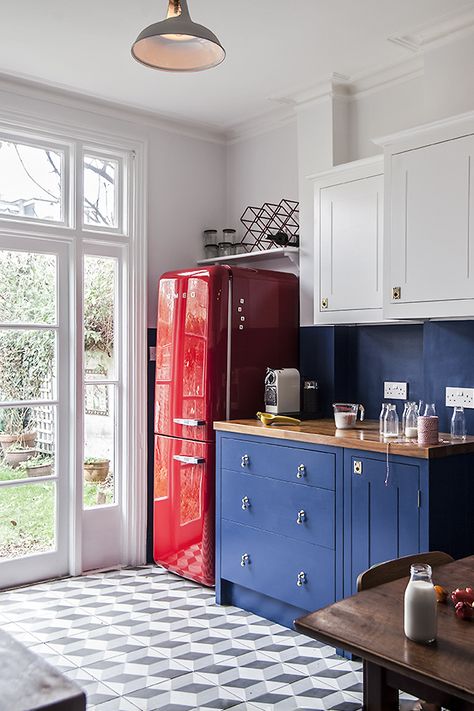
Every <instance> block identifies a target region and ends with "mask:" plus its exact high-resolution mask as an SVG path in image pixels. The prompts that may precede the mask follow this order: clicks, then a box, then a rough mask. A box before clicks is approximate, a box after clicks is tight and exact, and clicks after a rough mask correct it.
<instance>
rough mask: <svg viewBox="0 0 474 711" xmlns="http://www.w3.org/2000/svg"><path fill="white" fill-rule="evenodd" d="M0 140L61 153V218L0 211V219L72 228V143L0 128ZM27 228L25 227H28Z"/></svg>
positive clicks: (25, 223) (29, 225) (26, 223)
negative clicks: (55, 218)
mask: <svg viewBox="0 0 474 711" xmlns="http://www.w3.org/2000/svg"><path fill="white" fill-rule="evenodd" d="M0 142H5V143H15V144H19V145H23V146H28V147H30V148H40V149H43V150H48V149H49V150H52V151H56V152H59V153H61V154H62V160H61V203H60V205H61V219H60V220H45V219H42V218H37V217H28V216H27V215H7V214H4V213H2V212H0V220H1V221H2V222H3V221H4V220H5V221H7V222H12V223H20V224H23V225H28V228H30V227H31V226H32V225H40V226H47V227H53V228H57V227H66V228H74V225H73V224H72V222H71V219H72V216H73V212H74V211H73V210H72V200H73V193H74V186H73V182H72V180H73V159H71V158H73V153H74V151H73V145H72V143H71V142H70V141H64V142H63V141H61V140H54V139H53V140H48V138H47V137H45V136H42V135H41V134H36V133H34V134H33V133H32V134H31V135H26V134H25V133H24V132H21V131H20V132H18V133H17V132H12V131H4V130H1V129H0ZM28 228H27V229H28Z"/></svg>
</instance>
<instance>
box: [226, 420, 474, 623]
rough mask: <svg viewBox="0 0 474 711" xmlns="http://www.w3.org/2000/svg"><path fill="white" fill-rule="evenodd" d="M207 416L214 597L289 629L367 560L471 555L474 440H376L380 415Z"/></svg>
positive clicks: (340, 593) (332, 596) (344, 589)
mask: <svg viewBox="0 0 474 711" xmlns="http://www.w3.org/2000/svg"><path fill="white" fill-rule="evenodd" d="M357 424H358V427H357V429H351V430H336V428H335V426H334V422H333V420H308V421H305V422H302V423H301V424H300V425H290V426H289V425H270V426H264V425H263V424H261V423H260V422H259V421H258V420H256V419H255V420H234V421H230V422H216V423H215V429H216V514H217V516H216V599H217V602H218V603H221V604H233V605H236V606H237V607H241V608H243V609H246V610H249V611H252V612H255V613H257V614H260V615H262V616H264V617H267V618H268V619H272V620H275V621H276V622H279V623H280V624H283V625H287V626H289V627H291V626H292V624H293V620H294V619H296V618H297V617H299V616H301V614H302V613H301V611H312V610H316V609H318V608H320V607H324V606H326V605H329V604H330V603H332V602H334V601H335V600H339V599H340V598H342V597H346V596H347V595H352V594H353V593H355V592H356V581H357V576H358V575H359V573H361V572H362V571H363V570H366V569H367V568H369V567H370V566H371V565H374V564H375V563H380V562H382V561H384V560H390V559H392V558H398V557H401V556H404V555H410V554H413V553H422V552H424V551H429V550H443V551H445V552H446V553H450V554H451V555H452V556H453V557H455V558H461V557H465V556H467V555H472V554H473V553H474V549H473V546H474V437H469V438H468V439H466V440H465V441H460V442H459V443H453V442H451V441H450V437H449V436H448V435H444V434H441V435H440V443H439V444H437V445H435V446H432V447H424V446H423V447H421V446H418V444H417V442H416V441H406V440H404V439H403V438H401V437H400V438H399V439H390V440H388V441H384V440H383V438H382V437H380V435H379V432H378V422H370V421H369V422H364V423H357Z"/></svg>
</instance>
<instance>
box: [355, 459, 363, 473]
mask: <svg viewBox="0 0 474 711" xmlns="http://www.w3.org/2000/svg"><path fill="white" fill-rule="evenodd" d="M354 474H362V462H360V461H359V460H356V461H355V462H354Z"/></svg>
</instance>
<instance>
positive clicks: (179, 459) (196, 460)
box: [173, 454, 206, 464]
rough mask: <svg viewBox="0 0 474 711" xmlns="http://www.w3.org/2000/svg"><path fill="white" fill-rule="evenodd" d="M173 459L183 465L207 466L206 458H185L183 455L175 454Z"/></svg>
mask: <svg viewBox="0 0 474 711" xmlns="http://www.w3.org/2000/svg"><path fill="white" fill-rule="evenodd" d="M173 459H174V460H175V461H177V462H182V463H183V464H205V463H206V460H205V459H204V457H185V456H184V455H183V454H173Z"/></svg>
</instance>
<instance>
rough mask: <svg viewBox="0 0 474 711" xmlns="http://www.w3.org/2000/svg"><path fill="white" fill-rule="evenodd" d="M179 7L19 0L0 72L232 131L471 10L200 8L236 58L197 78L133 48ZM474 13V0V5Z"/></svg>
mask: <svg viewBox="0 0 474 711" xmlns="http://www.w3.org/2000/svg"><path fill="white" fill-rule="evenodd" d="M167 5H168V3H167V0H80V1H79V2H74V3H73V2H65V1H64V0H44V1H43V2H38V0H18V1H17V2H8V10H7V11H5V10H4V11H3V12H2V19H1V23H0V73H3V74H8V75H14V76H21V77H24V78H29V79H34V80H38V81H41V82H43V83H44V82H46V83H48V84H52V85H55V86H59V87H64V88H68V89H73V90H74V91H76V92H77V91H78V92H82V93H84V94H88V95H90V96H94V97H100V98H103V99H107V100H110V101H114V102H120V103H122V104H127V105H129V106H134V107H139V108H142V109H147V110H151V111H153V112H156V113H158V114H161V115H164V116H168V117H171V118H179V119H182V120H186V121H193V122H200V123H202V124H207V125H209V126H213V127H218V128H220V129H229V128H231V127H232V126H233V125H235V124H240V123H241V122H242V121H244V120H248V119H251V118H253V117H256V116H259V115H261V114H264V113H267V112H268V111H269V110H271V109H272V108H273V107H275V106H277V105H278V103H277V102H276V101H275V99H276V98H278V97H282V96H287V95H289V94H292V93H294V92H295V91H299V90H304V89H308V88H310V87H311V86H312V85H315V84H317V83H318V82H320V81H322V80H324V79H326V78H327V77H328V76H329V75H330V74H332V73H333V72H337V73H340V74H345V75H354V74H359V73H361V72H364V71H368V70H370V69H372V68H376V67H380V66H384V65H389V64H393V63H395V62H398V61H401V60H403V59H406V58H408V57H410V56H411V55H410V51H409V50H408V49H406V48H403V47H400V46H397V45H396V44H394V43H392V42H389V41H387V38H388V37H389V36H391V35H394V34H397V35H398V34H403V33H406V32H409V31H410V30H412V29H413V28H416V27H417V26H419V25H424V24H427V23H435V22H436V21H438V20H439V19H440V18H441V17H442V16H443V15H444V14H446V13H448V12H453V11H456V10H458V9H460V8H465V7H466V6H467V5H469V2H467V0H189V7H190V11H191V14H192V16H193V19H194V20H195V21H196V22H199V23H201V24H205V25H207V26H208V27H209V28H210V29H212V30H213V31H214V32H215V33H216V34H217V35H218V37H219V38H220V40H221V42H222V44H223V45H224V47H225V48H226V50H227V59H226V61H225V62H224V63H223V64H222V65H220V66H219V67H217V68H215V69H211V70H209V71H206V72H201V73H196V74H186V75H177V74H167V73H164V72H159V71H156V70H152V69H148V68H146V67H143V66H141V65H139V64H137V63H136V62H135V61H134V60H133V59H132V58H131V55H130V46H131V44H132V42H133V40H134V39H135V37H136V35H137V34H138V32H139V31H140V30H142V29H143V28H144V27H145V26H146V25H148V24H151V23H152V22H156V21H158V20H161V19H163V18H164V16H165V12H166V8H167ZM471 5H472V2H471Z"/></svg>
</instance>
